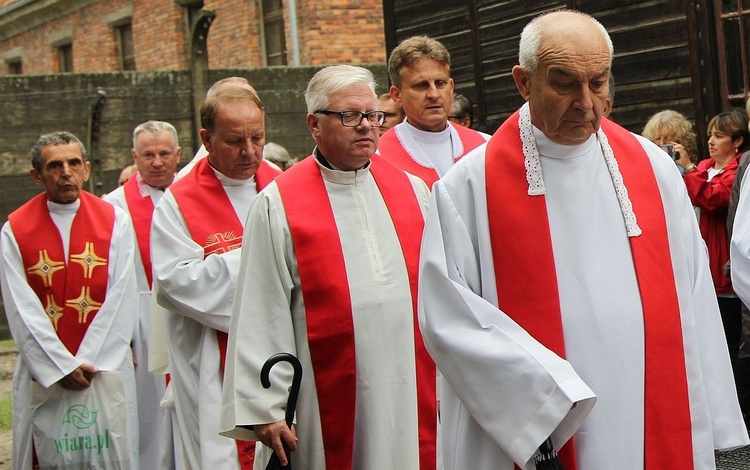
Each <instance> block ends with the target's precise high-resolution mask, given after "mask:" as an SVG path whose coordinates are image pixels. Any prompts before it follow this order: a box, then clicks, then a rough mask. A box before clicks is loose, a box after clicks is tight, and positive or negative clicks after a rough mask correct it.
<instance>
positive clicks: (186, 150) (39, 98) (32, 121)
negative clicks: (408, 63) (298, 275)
mask: <svg viewBox="0 0 750 470" xmlns="http://www.w3.org/2000/svg"><path fill="white" fill-rule="evenodd" d="M367 67H368V68H369V69H370V70H372V71H373V73H374V74H375V78H376V81H377V83H378V84H379V88H378V92H379V93H380V92H383V91H385V90H386V86H387V83H388V82H387V78H386V71H385V65H384V64H377V65H371V66H367ZM318 70H319V67H268V68H258V69H224V70H211V71H210V72H209V77H208V78H209V83H213V82H214V81H216V80H219V79H221V78H224V77H229V76H243V77H245V78H247V79H248V81H249V82H250V83H251V84H252V85H253V86H254V87H255V88H256V89H257V90H258V94H259V95H260V97H261V100H262V101H263V103H264V104H265V107H266V135H267V139H266V140H267V141H269V142H271V141H272V142H276V143H278V144H281V145H283V146H284V147H286V148H287V150H289V153H290V154H291V155H292V156H293V157H304V156H307V155H309V154H310V152H311V151H312V149H313V146H314V141H313V140H312V137H311V136H310V133H309V131H308V129H307V125H306V123H305V115H306V107H305V101H304V90H305V87H306V86H307V82H308V80H309V79H310V77H312V75H313V74H314V73H315V72H316V71H318ZM190 89H191V82H190V75H189V74H188V72H183V71H171V72H120V73H98V74H60V75H38V76H0V103H3V113H0V129H2V132H0V223H5V221H6V220H7V216H8V214H9V213H10V212H12V211H13V210H15V209H16V208H17V207H19V206H20V205H21V204H23V203H24V202H26V201H27V200H28V199H29V198H30V197H31V196H33V195H34V194H37V193H38V192H39V191H40V190H39V188H38V187H36V186H34V184H33V183H32V181H31V179H30V178H29V175H28V171H29V168H30V154H29V149H30V148H31V145H32V144H33V143H34V141H35V140H36V139H37V138H38V137H39V135H41V134H44V133H47V132H52V131H56V130H67V131H70V132H72V133H74V134H75V135H76V136H78V138H79V139H81V141H82V142H83V143H84V144H85V145H86V146H87V150H88V151H89V159H90V160H91V162H92V181H91V182H90V183H91V186H89V187H88V188H86V189H88V190H89V191H91V192H94V193H95V194H99V195H100V194H103V193H106V192H109V191H111V190H112V189H114V188H115V187H116V185H117V177H118V175H119V172H120V169H121V168H122V167H124V166H126V165H129V164H131V163H132V157H131V155H130V149H131V147H132V131H133V128H134V127H135V126H136V125H138V124H139V123H141V122H144V121H146V120H149V119H158V120H163V121H168V122H171V123H172V124H173V125H174V126H175V128H176V129H177V133H178V136H179V139H180V146H181V147H182V161H181V162H180V163H181V164H185V163H187V162H188V161H189V160H190V158H192V155H193V154H194V153H195V150H196V149H197V148H198V147H199V138H198V135H197V134H198V132H197V129H194V128H193V123H192V116H193V114H192V105H191V102H192V99H191V92H190ZM97 103H98V105H99V108H98V109H99V112H98V113H97V112H95V111H96V110H97ZM96 114H98V119H94V118H95V117H96V116H95V115H96ZM97 124H98V125H97ZM90 130H92V132H90ZM4 323H5V317H4V315H3V316H2V318H0V339H2V337H3V336H2V335H3V331H5V324H4Z"/></svg>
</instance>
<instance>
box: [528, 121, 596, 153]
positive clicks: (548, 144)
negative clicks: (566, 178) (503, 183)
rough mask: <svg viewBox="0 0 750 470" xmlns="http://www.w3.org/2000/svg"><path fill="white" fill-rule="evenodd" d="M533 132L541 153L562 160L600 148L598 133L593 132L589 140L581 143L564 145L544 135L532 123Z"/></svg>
mask: <svg viewBox="0 0 750 470" xmlns="http://www.w3.org/2000/svg"><path fill="white" fill-rule="evenodd" d="M531 128H532V132H533V134H534V140H535V141H536V148H537V150H538V151H539V155H542V156H544V157H550V158H557V159H560V160H567V159H574V158H580V157H583V156H585V155H588V154H589V153H591V152H595V151H598V150H599V140H598V139H597V137H596V134H591V136H589V138H588V140H587V141H586V142H584V143H582V144H580V145H562V144H558V143H557V142H553V141H552V140H551V139H550V138H549V137H547V136H546V135H544V132H542V131H541V129H539V128H538V127H536V126H534V125H533V124H532V126H531Z"/></svg>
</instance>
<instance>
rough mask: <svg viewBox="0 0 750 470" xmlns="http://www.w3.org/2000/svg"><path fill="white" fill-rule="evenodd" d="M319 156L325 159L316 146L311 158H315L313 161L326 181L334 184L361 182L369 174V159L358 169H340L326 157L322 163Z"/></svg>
mask: <svg viewBox="0 0 750 470" xmlns="http://www.w3.org/2000/svg"><path fill="white" fill-rule="evenodd" d="M319 157H322V158H324V159H325V156H322V155H321V154H320V152H319V151H318V148H317V147H316V148H315V150H313V158H314V159H315V163H317V164H318V167H319V168H320V174H321V175H323V178H324V179H325V180H326V181H330V182H331V183H336V184H355V183H361V182H362V181H364V180H365V178H367V176H368V175H369V174H370V162H369V161H368V162H367V164H366V165H365V166H363V167H362V168H360V169H359V170H341V169H339V168H337V167H336V166H335V165H334V164H333V163H331V162H330V161H328V159H325V161H326V163H327V165H326V164H324V163H322V162H321V161H320V158H319Z"/></svg>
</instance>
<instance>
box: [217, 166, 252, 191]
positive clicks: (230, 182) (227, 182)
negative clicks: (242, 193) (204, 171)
mask: <svg viewBox="0 0 750 470" xmlns="http://www.w3.org/2000/svg"><path fill="white" fill-rule="evenodd" d="M211 169H212V170H213V171H214V173H215V174H216V177H217V178H219V182H221V185H222V186H245V185H249V184H255V175H253V176H251V177H250V178H248V179H246V180H236V179H234V178H230V177H228V176H227V175H225V174H224V173H222V172H220V171H219V170H217V169H216V168H214V166H213V165H211Z"/></svg>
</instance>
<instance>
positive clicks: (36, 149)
mask: <svg viewBox="0 0 750 470" xmlns="http://www.w3.org/2000/svg"><path fill="white" fill-rule="evenodd" d="M70 143H75V144H77V145H78V148H80V149H81V157H83V161H86V147H84V146H83V143H82V142H81V141H80V140H78V137H76V136H74V135H73V134H71V133H70V132H67V131H57V132H50V133H49V134H44V135H42V136H40V137H39V138H38V139H37V140H36V142H34V145H32V146H31V166H32V168H34V169H35V170H36V171H37V172H39V173H41V172H42V149H44V147H46V146H48V145H61V144H64V145H67V144H70Z"/></svg>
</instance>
